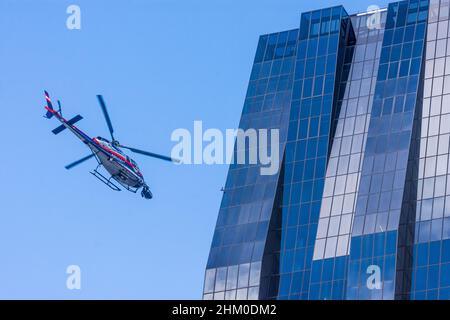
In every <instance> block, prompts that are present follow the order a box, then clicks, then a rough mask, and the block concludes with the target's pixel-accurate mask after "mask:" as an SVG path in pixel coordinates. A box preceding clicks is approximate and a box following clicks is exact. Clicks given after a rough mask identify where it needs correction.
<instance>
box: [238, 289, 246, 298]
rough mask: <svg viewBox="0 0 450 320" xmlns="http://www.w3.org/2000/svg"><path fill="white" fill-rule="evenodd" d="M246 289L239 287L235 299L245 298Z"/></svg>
mask: <svg viewBox="0 0 450 320" xmlns="http://www.w3.org/2000/svg"><path fill="white" fill-rule="evenodd" d="M247 292H248V289H247V288H245V289H239V290H238V291H237V293H236V300H247Z"/></svg>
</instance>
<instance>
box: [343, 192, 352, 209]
mask: <svg viewBox="0 0 450 320" xmlns="http://www.w3.org/2000/svg"><path fill="white" fill-rule="evenodd" d="M354 209H355V193H351V194H346V195H345V196H344V206H343V208H342V213H352V212H353V211H354Z"/></svg>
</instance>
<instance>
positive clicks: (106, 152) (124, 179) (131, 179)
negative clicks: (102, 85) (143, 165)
mask: <svg viewBox="0 0 450 320" xmlns="http://www.w3.org/2000/svg"><path fill="white" fill-rule="evenodd" d="M44 92H45V99H46V100H47V106H46V107H45V109H46V110H47V113H46V114H45V115H44V117H45V118H47V119H51V118H52V117H55V118H56V119H58V120H59V121H60V122H61V125H60V126H59V127H57V128H56V129H54V130H53V131H52V132H53V133H54V134H58V133H60V132H62V131H64V130H65V129H69V130H70V131H72V133H74V134H75V136H77V137H78V138H79V139H80V140H81V141H82V142H83V143H84V144H86V145H87V146H88V147H89V148H90V149H91V151H92V154H90V155H88V156H86V157H84V158H82V159H80V160H77V161H75V162H73V163H71V164H69V165H67V166H66V169H68V170H69V169H72V168H73V167H75V166H77V165H79V164H80V163H82V162H84V161H86V160H89V159H90V158H93V157H95V159H96V160H97V162H98V165H97V167H96V168H95V169H94V170H93V171H91V174H92V175H94V176H95V177H96V178H98V179H99V180H100V181H101V182H103V183H104V184H106V185H107V186H108V187H110V188H111V189H112V190H115V191H120V190H121V189H120V188H119V187H118V186H117V185H116V184H115V183H114V181H116V182H118V183H119V184H120V185H121V186H122V187H124V188H125V189H127V190H128V191H131V192H133V193H136V192H137V191H138V190H139V189H141V188H142V191H141V195H142V197H144V198H145V199H151V198H152V197H153V195H152V192H151V191H150V188H149V187H148V185H147V184H146V183H145V181H144V176H143V175H142V172H141V171H140V169H139V167H138V165H137V163H136V162H135V161H134V160H133V159H131V158H130V157H128V156H127V155H126V154H125V153H124V152H123V151H122V150H121V149H128V150H130V151H132V152H134V153H139V154H143V155H146V156H149V157H153V158H157V159H161V160H165V161H171V162H175V163H176V162H179V160H177V159H173V158H171V157H167V156H163V155H160V154H156V153H152V152H148V151H144V150H139V149H135V148H131V147H126V146H123V145H121V144H120V143H119V142H118V141H117V140H116V139H115V138H114V135H113V133H114V129H113V127H112V123H111V120H110V118H109V114H108V110H107V109H106V105H105V102H104V100H103V97H102V96H101V95H97V98H98V102H99V103H100V107H101V108H102V111H103V115H104V116H105V120H106V124H107V125H108V129H109V133H110V134H111V141H109V140H107V139H105V138H102V137H96V138H91V137H89V136H88V135H87V134H85V133H84V132H83V131H81V130H80V129H78V128H77V127H76V126H75V123H77V122H78V121H80V120H81V119H83V117H82V116H80V115H76V116H75V117H73V118H72V119H70V120H66V119H65V118H64V117H63V116H62V111H61V103H60V102H59V100H58V110H55V109H54V108H53V104H52V101H51V99H50V96H49V94H48V92H47V91H44ZM100 167H104V168H105V169H106V171H107V172H108V173H109V174H110V177H109V178H107V177H105V176H104V175H103V174H101V173H100V172H99V171H98V170H99V169H100Z"/></svg>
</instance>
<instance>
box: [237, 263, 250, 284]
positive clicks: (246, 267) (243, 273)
mask: <svg viewBox="0 0 450 320" xmlns="http://www.w3.org/2000/svg"><path fill="white" fill-rule="evenodd" d="M249 271H250V264H249V263H245V264H241V265H239V278H238V288H242V287H248V280H249Z"/></svg>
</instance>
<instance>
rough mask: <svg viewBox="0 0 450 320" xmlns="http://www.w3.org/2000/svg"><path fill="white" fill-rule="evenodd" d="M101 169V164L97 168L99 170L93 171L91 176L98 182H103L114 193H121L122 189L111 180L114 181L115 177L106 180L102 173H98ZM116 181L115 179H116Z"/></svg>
mask: <svg viewBox="0 0 450 320" xmlns="http://www.w3.org/2000/svg"><path fill="white" fill-rule="evenodd" d="M99 167H101V164H99V165H98V166H97V168H95V169H94V171H91V174H92V175H93V176H94V177H96V178H97V179H98V180H100V181H101V182H103V183H104V184H106V185H107V186H108V187H110V188H111V189H112V190H114V191H121V190H120V188H119V187H118V186H117V185H115V184H114V183H113V182H112V181H111V179H113V178H114V177H112V176H111V177H110V178H109V179H108V178H106V177H105V176H104V175H102V174H101V173H100V172H98V170H97V169H98V168H99ZM114 180H115V179H114Z"/></svg>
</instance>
